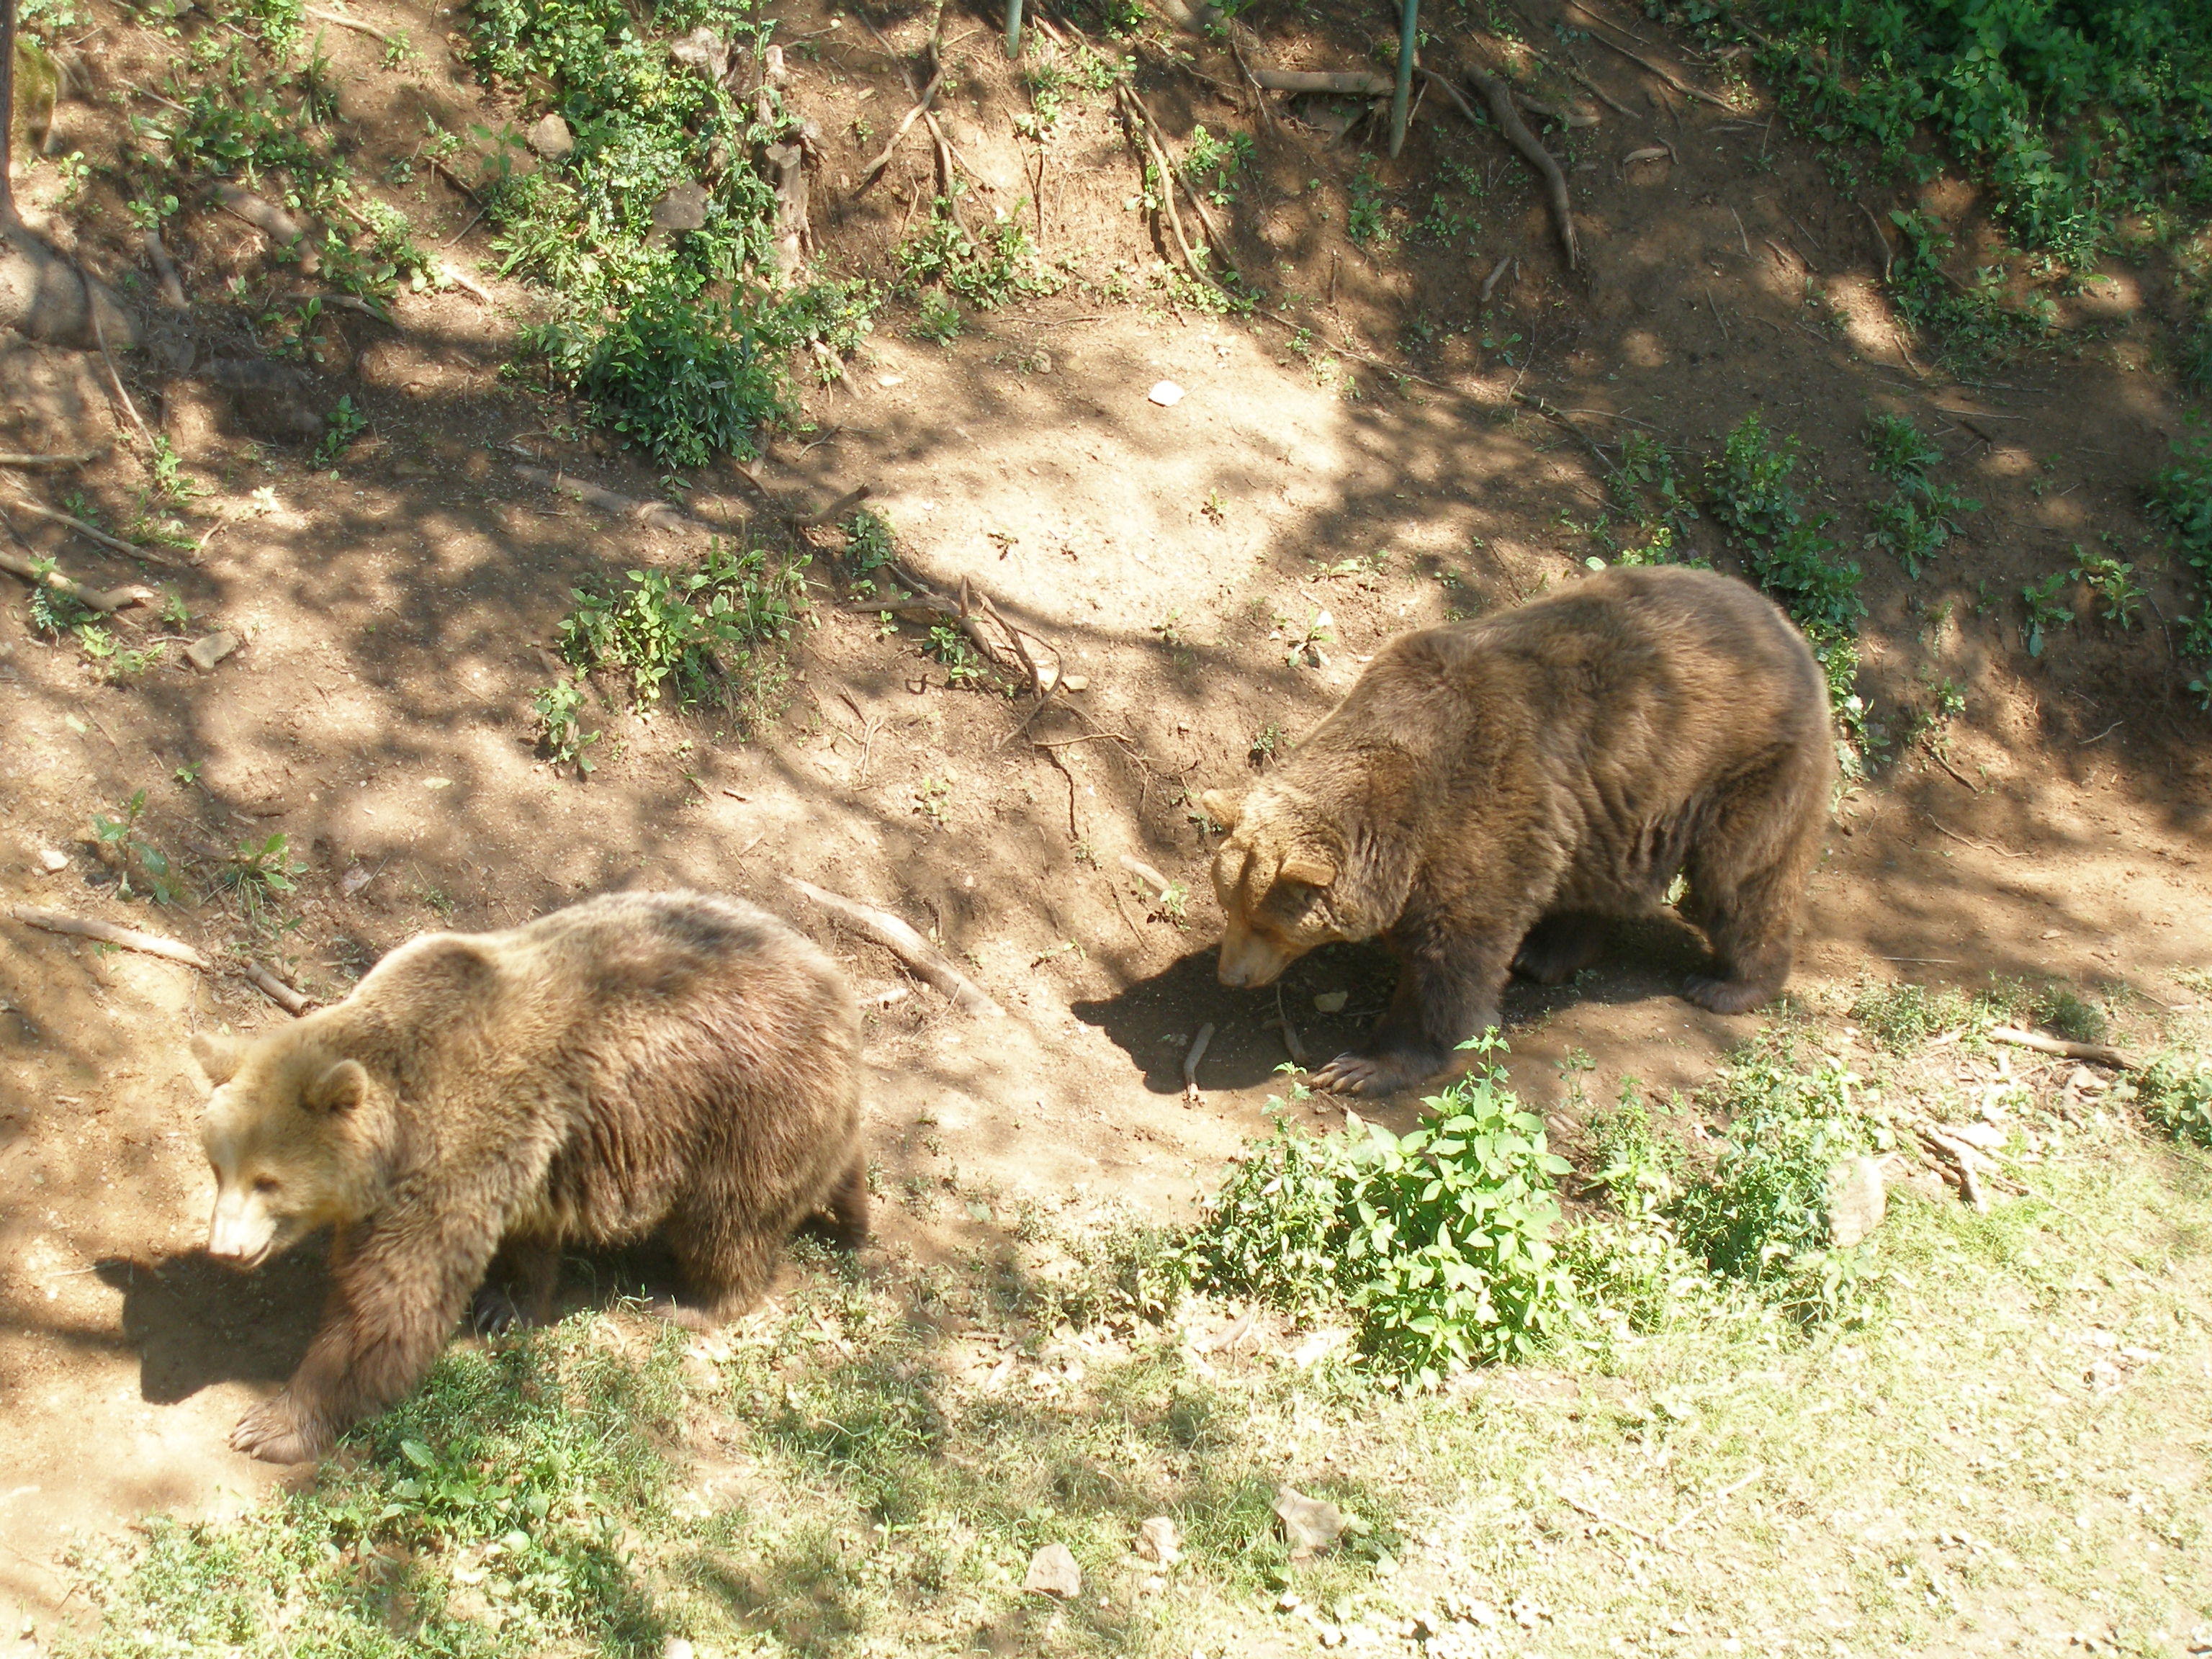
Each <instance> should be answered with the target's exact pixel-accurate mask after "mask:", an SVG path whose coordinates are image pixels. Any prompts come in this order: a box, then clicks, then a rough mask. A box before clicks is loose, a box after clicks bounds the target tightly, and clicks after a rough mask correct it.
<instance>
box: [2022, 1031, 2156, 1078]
mask: <svg viewBox="0 0 2212 1659" xmlns="http://www.w3.org/2000/svg"><path fill="white" fill-rule="evenodd" d="M1989 1035H1990V1042H2005V1043H2009V1044H2011V1045H2012V1046H2013V1047H2014V1048H2033V1049H2034V1050H2035V1052H2036V1053H2038V1054H2057V1055H2059V1056H2060V1057H2061V1058H2063V1059H2066V1060H2087V1061H2089V1062H2090V1063H2091V1064H2092V1065H2095V1066H2112V1067H2114V1068H2115V1069H2116V1070H2118V1071H2123V1072H2139V1071H2141V1070H2142V1061H2141V1060H2137V1059H2136V1057H2135V1056H2134V1055H2133V1054H2129V1053H2128V1052H2127V1051H2126V1050H2125V1049H2124V1048H2112V1047H2110V1046H2108V1045H2107V1044H2105V1043H2102V1042H2068V1041H2067V1040H2066V1039H2065V1038H2064V1037H2055V1036H2044V1035H2043V1033H2042V1032H2040V1031H2023V1030H2020V1029H2019V1028H2018V1027H2017V1026H2012V1025H1997V1026H1992V1027H1991V1028H1990V1034H1989Z"/></svg>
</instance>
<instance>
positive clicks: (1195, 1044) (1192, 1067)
mask: <svg viewBox="0 0 2212 1659" xmlns="http://www.w3.org/2000/svg"><path fill="white" fill-rule="evenodd" d="M1212 1041H1213V1022H1212V1020H1210V1019H1209V1020H1208V1021H1206V1024H1203V1025H1201V1026H1200V1027H1199V1028H1198V1035H1197V1036H1194V1037H1193V1038H1192V1039H1191V1040H1190V1052H1189V1053H1188V1054H1185V1055H1184V1056H1183V1057H1182V1103H1183V1104H1184V1105H1186V1106H1203V1105H1205V1104H1206V1097H1205V1096H1204V1095H1202V1094H1200V1092H1199V1090H1198V1062H1199V1061H1200V1060H1204V1059H1205V1058H1206V1045H1207V1044H1208V1043H1210V1042H1212Z"/></svg>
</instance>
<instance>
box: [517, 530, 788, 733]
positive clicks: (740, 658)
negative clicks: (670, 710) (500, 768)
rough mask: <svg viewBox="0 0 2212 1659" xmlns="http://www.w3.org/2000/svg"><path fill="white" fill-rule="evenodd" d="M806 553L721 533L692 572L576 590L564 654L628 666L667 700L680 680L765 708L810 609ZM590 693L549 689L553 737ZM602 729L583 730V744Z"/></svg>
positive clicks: (698, 691) (542, 709)
mask: <svg viewBox="0 0 2212 1659" xmlns="http://www.w3.org/2000/svg"><path fill="white" fill-rule="evenodd" d="M806 563H807V561H806V560H805V558H804V557H800V558H799V559H795V560H793V561H791V562H774V561H773V560H772V559H771V556H769V554H768V553H767V552H765V551H763V550H760V549H757V548H756V549H754V550H751V551H749V552H742V553H741V552H738V551H737V550H735V549H732V548H726V547H725V546H724V545H723V544H721V543H720V542H715V543H714V544H712V545H711V547H710V548H709V549H708V554H707V557H706V560H705V562H703V563H702V564H701V565H700V566H699V568H697V569H696V570H694V571H691V572H690V573H689V574H680V573H679V574H670V573H669V572H667V571H665V570H632V571H630V572H629V573H628V586H626V587H623V588H621V589H618V590H617V591H616V592H612V593H598V592H591V591H589V590H587V589H585V588H576V589H574V590H572V593H571V597H572V598H574V600H575V601H576V609H575V611H574V612H573V613H571V614H570V615H569V616H568V618H567V619H566V620H564V621H563V622H562V624H561V627H560V631H559V639H560V648H561V654H562V657H564V658H565V659H567V660H568V662H569V663H570V664H571V665H574V667H576V668H578V669H580V670H581V671H584V672H585V673H589V672H591V671H593V670H595V669H600V668H622V669H627V670H628V671H629V676H630V693H631V699H632V701H633V702H634V703H636V704H639V705H644V704H648V703H653V702H659V699H660V695H661V691H662V690H663V688H664V687H665V686H666V685H668V684H671V683H672V684H673V685H674V687H675V690H676V692H677V696H678V698H679V699H680V700H681V701H683V702H686V703H690V702H702V701H712V702H717V703H719V704H720V705H721V706H722V707H724V708H730V709H732V710H733V711H735V712H739V713H744V712H753V713H757V712H758V710H759V708H760V705H761V703H762V702H763V700H764V699H765V697H766V696H768V694H769V692H770V691H772V690H774V689H775V686H776V685H779V684H781V679H782V673H781V663H780V659H779V657H778V656H777V654H776V648H777V647H778V646H779V645H780V644H781V641H785V640H787V639H788V638H789V637H790V635H791V630H792V629H793V627H795V626H796V625H797V623H798V621H799V617H801V616H802V615H803V614H804V613H805V611H806V609H807V599H806V579H805V567H806ZM579 702H580V698H568V697H564V696H560V695H558V689H557V688H555V690H554V693H553V694H551V695H549V694H546V693H541V694H540V697H539V704H538V716H539V720H540V723H541V726H542V727H543V728H544V733H545V735H546V737H547V738H548V739H549V741H551V742H554V743H556V744H558V743H559V742H560V741H561V740H562V737H563V736H564V735H566V734H568V733H569V732H574V714H575V709H576V706H577V704H578V703H579ZM591 740H592V739H591V738H588V737H584V738H580V739H579V742H578V746H579V747H580V745H581V744H582V743H588V742H590V741H591Z"/></svg>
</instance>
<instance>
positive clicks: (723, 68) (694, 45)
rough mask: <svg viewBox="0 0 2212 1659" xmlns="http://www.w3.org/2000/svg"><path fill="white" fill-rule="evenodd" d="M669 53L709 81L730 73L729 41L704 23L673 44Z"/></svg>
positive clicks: (720, 78) (717, 79)
mask: <svg viewBox="0 0 2212 1659" xmlns="http://www.w3.org/2000/svg"><path fill="white" fill-rule="evenodd" d="M668 55H669V56H670V57H671V58H674V59H675V60H676V62H678V63H679V64H683V65H684V67H685V68H687V69H694V70H698V72H699V73H700V74H702V75H703V76H706V77H707V78H708V80H709V81H720V80H723V79H725V78H726V77H727V76H728V75H729V73H730V46H729V42H728V41H726V40H723V39H722V37H721V36H720V35H719V34H717V33H714V30H712V29H710V28H708V27H707V26H706V25H705V24H703V23H702V24H701V25H700V26H699V27H697V28H696V29H693V30H692V31H691V33H689V34H687V35H685V36H684V38H683V39H682V40H678V41H676V42H674V43H673V44H672V45H671V46H670V47H669V48H668Z"/></svg>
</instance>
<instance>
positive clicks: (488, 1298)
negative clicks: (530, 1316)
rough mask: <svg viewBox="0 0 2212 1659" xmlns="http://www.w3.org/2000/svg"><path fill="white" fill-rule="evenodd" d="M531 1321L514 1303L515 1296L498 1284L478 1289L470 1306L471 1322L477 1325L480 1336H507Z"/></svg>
mask: <svg viewBox="0 0 2212 1659" xmlns="http://www.w3.org/2000/svg"><path fill="white" fill-rule="evenodd" d="M469 1323H470V1324H471V1325H473V1326H475V1327H476V1331H477V1335H478V1336H505V1335H506V1334H507V1333H508V1332H509V1331H513V1330H519V1329H520V1328H522V1327H523V1326H525V1325H526V1324H528V1323H529V1321H528V1320H526V1319H525V1318H524V1317H523V1316H522V1310H521V1309H520V1308H518V1307H516V1306H515V1305H514V1298H513V1297H512V1296H509V1295H508V1294H507V1291H504V1290H502V1289H501V1288H499V1287H498V1286H496V1285H485V1286H484V1287H483V1289H482V1290H480V1291H477V1295H476V1300H475V1302H474V1303H472V1304H471V1305H470V1308H469Z"/></svg>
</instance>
